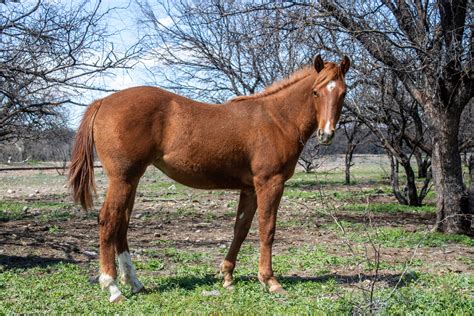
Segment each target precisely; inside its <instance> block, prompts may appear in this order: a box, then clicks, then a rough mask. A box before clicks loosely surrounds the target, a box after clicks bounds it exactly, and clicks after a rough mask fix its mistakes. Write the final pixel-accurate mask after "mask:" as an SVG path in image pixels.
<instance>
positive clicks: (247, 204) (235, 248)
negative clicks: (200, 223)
mask: <svg viewBox="0 0 474 316" xmlns="http://www.w3.org/2000/svg"><path fill="white" fill-rule="evenodd" d="M256 209H257V197H256V196H255V189H254V188H249V189H243V190H242V191H241V192H240V199H239V206H238V207H237V215H236V217H235V226H234V238H233V239H232V243H231V244H230V248H229V251H228V252H227V256H226V257H225V260H224V262H222V264H221V267H220V269H221V273H222V275H223V276H224V285H223V286H224V287H225V288H230V287H231V286H232V284H233V283H234V278H233V272H234V269H235V263H236V261H237V254H238V253H239V250H240V247H241V246H242V243H243V242H244V240H245V238H246V237H247V234H248V232H249V229H250V226H251V225H252V220H253V217H254V215H255V210H256Z"/></svg>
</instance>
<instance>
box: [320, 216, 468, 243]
mask: <svg viewBox="0 0 474 316" xmlns="http://www.w3.org/2000/svg"><path fill="white" fill-rule="evenodd" d="M341 224H342V226H343V227H344V228H345V229H346V233H347V235H346V238H348V239H349V240H351V241H353V242H358V243H368V242H370V240H373V241H374V242H375V243H376V244H380V245H381V246H383V247H390V248H414V247H417V246H421V247H443V246H446V245H448V244H459V245H464V246H470V247H474V239H472V238H471V237H469V236H465V235H456V234H443V233H438V232H430V231H415V232H411V231H407V230H405V229H404V228H402V227H372V228H371V227H369V226H368V225H365V224H360V223H351V222H345V221H341ZM326 228H329V229H332V230H333V231H334V232H336V233H337V234H339V236H341V237H342V236H343V233H342V232H341V231H340V229H339V228H338V227H337V225H335V224H329V225H326Z"/></svg>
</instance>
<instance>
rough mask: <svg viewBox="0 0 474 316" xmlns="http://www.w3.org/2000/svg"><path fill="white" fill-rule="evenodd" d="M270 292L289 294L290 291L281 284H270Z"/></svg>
mask: <svg viewBox="0 0 474 316" xmlns="http://www.w3.org/2000/svg"><path fill="white" fill-rule="evenodd" d="M268 292H270V293H272V294H279V295H288V292H287V291H285V289H284V288H283V287H282V286H281V285H279V284H278V285H273V286H270V288H269V289H268Z"/></svg>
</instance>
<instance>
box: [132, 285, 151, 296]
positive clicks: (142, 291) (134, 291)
mask: <svg viewBox="0 0 474 316" xmlns="http://www.w3.org/2000/svg"><path fill="white" fill-rule="evenodd" d="M146 292H147V289H146V287H144V286H143V285H142V287H140V288H138V289H133V290H132V293H133V294H138V293H146Z"/></svg>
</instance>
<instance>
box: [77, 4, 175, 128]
mask: <svg viewBox="0 0 474 316" xmlns="http://www.w3.org/2000/svg"><path fill="white" fill-rule="evenodd" d="M73 1H76V0H73ZM92 3H96V1H93V2H91V5H92ZM101 8H102V10H107V9H108V8H117V9H115V10H112V12H111V13H110V14H109V15H108V18H107V24H108V27H109V29H110V31H112V32H114V33H116V35H115V36H113V37H112V38H111V41H112V42H113V43H114V47H115V48H116V49H117V51H119V52H120V51H124V50H125V49H126V48H127V47H130V46H131V45H133V44H134V43H135V42H136V41H137V40H138V39H139V37H140V30H139V29H138V27H137V23H136V15H137V13H138V10H139V9H138V8H137V5H136V3H135V1H131V0H103V1H102V2H101ZM163 18H164V19H166V16H163ZM142 63H144V64H147V65H148V66H151V65H152V64H153V61H150V60H142ZM144 64H140V63H139V64H136V65H135V66H134V68H133V69H130V70H116V71H113V72H111V73H110V74H108V75H106V76H102V77H100V78H97V79H96V80H95V82H94V83H95V84H96V85H99V86H101V87H104V88H106V89H114V90H121V89H125V88H129V87H133V86H139V85H143V84H147V83H149V82H151V81H153V80H152V78H151V77H150V75H149V73H147V70H146V68H145V66H144ZM108 94H110V92H98V91H89V92H86V93H85V94H84V95H83V97H82V98H81V100H80V102H82V103H86V104H88V103H90V102H92V101H93V100H94V99H97V98H101V97H104V96H106V95H108ZM85 109H86V107H81V106H72V107H71V108H70V109H69V110H70V113H69V115H70V126H71V127H73V128H77V127H78V125H79V123H80V120H81V118H82V114H83V113H84V111H85Z"/></svg>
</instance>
